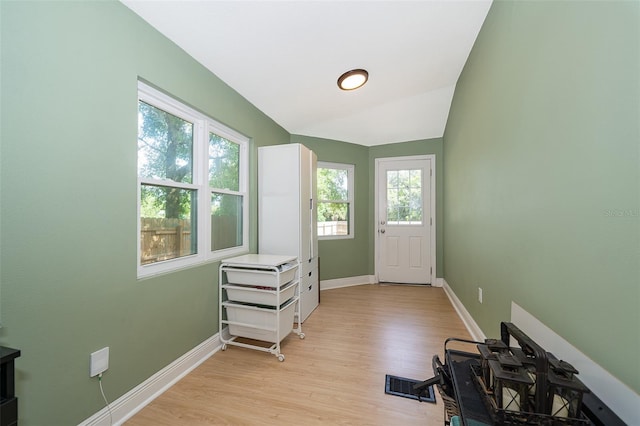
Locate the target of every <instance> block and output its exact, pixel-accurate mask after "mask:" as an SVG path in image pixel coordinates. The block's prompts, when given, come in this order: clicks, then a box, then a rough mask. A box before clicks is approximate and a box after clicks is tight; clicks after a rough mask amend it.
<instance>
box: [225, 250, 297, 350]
mask: <svg viewBox="0 0 640 426" xmlns="http://www.w3.org/2000/svg"><path fill="white" fill-rule="evenodd" d="M219 279H220V281H219V282H220V294H219V300H220V309H219V316H220V317H219V324H220V339H221V340H222V350H226V349H227V346H228V345H236V346H242V347H245V348H250V349H257V350H261V351H266V352H270V353H272V354H274V355H276V356H277V357H278V359H279V360H280V361H284V354H282V353H281V352H280V342H281V341H282V340H283V339H284V338H285V337H287V336H288V335H289V334H290V333H291V332H292V331H293V332H295V333H296V334H297V335H298V336H299V337H300V338H301V339H304V333H302V327H301V325H300V322H301V321H300V320H298V321H297V323H298V326H297V328H296V329H294V328H293V324H294V318H295V317H296V316H297V317H298V319H299V318H300V303H299V302H300V297H299V295H300V264H299V262H298V259H297V257H296V256H283V255H266V254H247V255H244V256H237V257H233V258H230V259H226V260H224V261H223V262H222V263H221V264H220V277H219ZM225 326H226V327H227V329H228V332H229V336H228V337H225V333H224V327H225ZM241 337H244V338H248V339H254V340H260V341H264V342H268V343H272V345H270V346H260V345H257V344H252V343H247V342H241V341H238V340H237V339H238V338H241Z"/></svg>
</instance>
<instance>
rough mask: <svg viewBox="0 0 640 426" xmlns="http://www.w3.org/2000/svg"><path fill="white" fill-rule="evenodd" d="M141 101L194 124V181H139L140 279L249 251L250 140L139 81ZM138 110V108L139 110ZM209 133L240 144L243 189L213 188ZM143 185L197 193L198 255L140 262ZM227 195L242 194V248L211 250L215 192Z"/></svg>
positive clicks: (138, 240)
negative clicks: (181, 189) (210, 178)
mask: <svg viewBox="0 0 640 426" xmlns="http://www.w3.org/2000/svg"><path fill="white" fill-rule="evenodd" d="M138 100H139V101H143V102H146V103H149V104H150V105H153V106H155V107H157V108H160V109H162V110H164V111H166V112H168V113H170V114H173V115H175V116H178V117H180V118H183V119H185V120H187V121H189V122H191V123H193V125H194V132H193V133H194V146H193V156H194V159H195V161H194V162H193V182H192V183H179V182H174V181H171V180H158V179H149V178H138V189H137V202H136V205H137V212H136V213H137V237H136V241H137V250H136V251H137V261H136V262H137V276H138V279H142V278H148V277H152V276H156V275H161V274H166V273H170V272H174V271H178V270H181V269H184V268H188V267H193V266H196V265H200V264H203V263H209V262H214V261H217V260H220V259H223V258H226V257H229V256H235V255H240V254H244V253H248V252H249V210H250V207H249V168H248V167H249V166H248V164H249V138H247V137H246V136H244V135H242V134H241V133H238V132H236V131H235V130H233V129H231V128H229V127H227V126H225V125H223V124H221V123H218V122H217V121H215V120H213V119H212V118H210V117H208V116H206V115H204V114H202V113H200V112H198V111H196V110H194V109H192V108H190V107H188V106H186V105H184V104H182V103H180V102H179V101H177V100H175V99H173V98H172V97H170V96H167V95H166V94H164V93H162V92H160V91H158V90H156V89H154V88H153V87H151V86H149V85H147V84H145V83H143V82H141V81H139V82H138ZM136 111H137V108H136ZM209 132H211V133H215V134H217V135H219V136H221V137H223V138H225V139H228V140H230V141H232V142H234V143H237V144H238V145H239V147H240V152H239V161H240V169H239V174H240V182H239V183H240V187H239V190H238V191H229V190H223V189H219V188H212V187H210V186H209V182H208V181H209V179H208V170H209V163H208V155H207V152H208V144H209ZM143 183H147V184H151V185H164V186H173V187H179V188H185V189H196V190H197V205H198V207H197V223H196V233H197V253H196V254H193V255H189V256H182V257H179V258H175V259H169V260H164V261H161V262H157V263H152V264H148V265H142V264H141V263H140V257H141V253H140V233H141V229H140V227H141V224H140V195H141V194H140V192H141V186H142V184H143ZM212 192H217V193H225V194H231V195H239V196H242V198H243V203H242V245H241V246H238V247H232V248H228V249H223V250H217V251H215V252H212V251H211V193H212Z"/></svg>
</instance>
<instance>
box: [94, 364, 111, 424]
mask: <svg viewBox="0 0 640 426" xmlns="http://www.w3.org/2000/svg"><path fill="white" fill-rule="evenodd" d="M98 384H99V385H100V393H101V394H102V398H103V399H104V403H105V404H107V410H109V424H110V425H111V426H113V414H112V413H111V406H110V405H109V401H107V397H106V396H105V395H104V389H102V373H100V374H98Z"/></svg>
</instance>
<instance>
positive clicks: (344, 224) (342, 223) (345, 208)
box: [318, 202, 349, 236]
mask: <svg viewBox="0 0 640 426" xmlns="http://www.w3.org/2000/svg"><path fill="white" fill-rule="evenodd" d="M326 235H349V203H326V202H320V203H318V236H326Z"/></svg>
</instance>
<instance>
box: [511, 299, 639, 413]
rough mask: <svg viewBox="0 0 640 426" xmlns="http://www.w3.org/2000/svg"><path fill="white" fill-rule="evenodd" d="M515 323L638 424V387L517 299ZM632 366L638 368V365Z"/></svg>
mask: <svg viewBox="0 0 640 426" xmlns="http://www.w3.org/2000/svg"><path fill="white" fill-rule="evenodd" d="M511 322H513V323H514V324H515V325H516V326H517V327H518V328H519V329H520V330H522V332H523V333H525V334H526V335H527V336H529V337H530V338H531V339H533V341H534V342H536V343H537V344H539V345H540V346H542V347H543V348H544V350H545V351H548V352H551V353H552V354H553V355H554V356H556V357H557V358H559V359H563V360H565V361H567V362H568V363H570V364H571V365H573V366H574V367H575V368H576V370H578V371H579V372H580V373H579V374H578V378H579V379H580V380H581V381H582V382H583V383H584V384H585V385H587V387H588V388H589V389H590V390H591V391H592V392H593V393H594V394H596V395H597V396H598V398H600V399H601V400H602V401H603V402H604V403H605V404H607V406H608V407H609V408H610V409H611V410H613V412H614V413H616V414H617V415H618V417H620V418H621V419H622V420H623V421H624V422H625V423H627V424H629V425H634V424H638V415H640V410H639V409H638V407H640V395H638V394H637V393H636V392H635V391H634V390H632V389H631V388H629V387H628V386H627V385H626V384H624V383H622V382H621V381H620V380H618V379H617V378H616V377H615V376H613V375H612V374H610V373H609V372H608V371H607V370H605V369H604V368H602V367H601V366H600V365H598V364H596V363H595V362H594V361H593V360H591V359H590V358H589V357H587V356H586V355H585V354H583V353H582V352H580V351H579V350H578V349H577V348H576V347H574V346H573V345H571V343H569V342H567V341H566V340H565V339H564V338H562V337H561V336H560V335H558V334H556V333H555V332H554V331H553V330H552V329H550V328H549V327H547V326H546V325H544V323H542V322H541V321H540V320H538V319H537V318H535V317H534V316H533V315H531V314H530V313H528V312H527V311H525V310H524V309H522V307H520V306H519V305H518V304H517V303H515V302H511ZM630 365H631V366H632V367H635V365H636V364H635V363H633V364H630Z"/></svg>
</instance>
